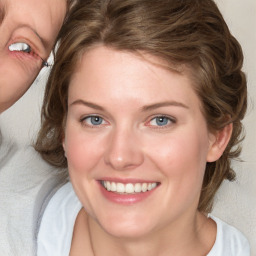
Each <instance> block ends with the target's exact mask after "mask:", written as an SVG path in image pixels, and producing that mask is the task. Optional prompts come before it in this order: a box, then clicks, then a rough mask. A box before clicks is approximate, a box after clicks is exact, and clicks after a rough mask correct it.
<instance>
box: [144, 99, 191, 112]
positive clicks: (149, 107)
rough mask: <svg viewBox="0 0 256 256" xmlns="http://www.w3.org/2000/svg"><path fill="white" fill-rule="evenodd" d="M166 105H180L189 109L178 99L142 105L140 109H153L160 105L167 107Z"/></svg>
mask: <svg viewBox="0 0 256 256" xmlns="http://www.w3.org/2000/svg"><path fill="white" fill-rule="evenodd" d="M168 106H174V107H182V108H186V109H189V107H188V106H187V105H185V104H183V103H181V102H178V101H164V102H159V103H155V104H151V105H147V106H144V107H142V111H145V112H146V111H150V110H154V109H157V108H161V107H168Z"/></svg>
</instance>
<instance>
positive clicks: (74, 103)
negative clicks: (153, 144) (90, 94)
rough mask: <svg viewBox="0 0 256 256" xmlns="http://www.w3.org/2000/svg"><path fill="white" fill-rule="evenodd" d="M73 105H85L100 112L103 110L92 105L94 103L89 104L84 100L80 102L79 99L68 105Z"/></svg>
mask: <svg viewBox="0 0 256 256" xmlns="http://www.w3.org/2000/svg"><path fill="white" fill-rule="evenodd" d="M73 105H85V106H87V107H90V108H94V109H96V110H101V111H103V110H104V108H103V107H101V106H99V105H97V104H94V103H91V102H88V101H84V100H81V99H79V100H75V101H74V102H72V103H71V104H70V106H73Z"/></svg>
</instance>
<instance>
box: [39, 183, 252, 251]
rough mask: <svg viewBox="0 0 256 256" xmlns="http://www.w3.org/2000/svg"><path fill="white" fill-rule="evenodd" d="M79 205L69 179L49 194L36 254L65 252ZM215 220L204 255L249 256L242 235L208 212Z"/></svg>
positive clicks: (67, 249) (79, 208)
mask: <svg viewBox="0 0 256 256" xmlns="http://www.w3.org/2000/svg"><path fill="white" fill-rule="evenodd" d="M81 208H82V204H81V203H80V201H79V199H78V198H77V196H76V194H75V192H74V190H73V188H72V185H71V183H67V184H65V185H64V186H63V187H61V188H60V189H59V190H58V191H57V192H56V194H55V195H54V196H53V197H52V199H51V200H50V202H49V204H48V205H47V207H46V209H45V212H44V214H43V218H42V221H41V225H40V229H39V233H38V240H37V245H38V248H37V255H38V256H52V255H54V256H68V255H69V252H70V247H71V242H72V235H73V229H74V225H75V221H76V217H77V215H78V213H79V211H80V210H81ZM209 217H210V218H212V219H213V220H214V221H215V222H216V224H217V235H216V241H215V243H214V246H213V247H212V249H211V251H210V252H209V253H208V255H207V256H250V246H249V243H248V241H247V239H246V238H245V237H244V235H243V234H242V233H241V232H240V231H238V230H237V229H236V228H234V227H232V226H230V225H228V224H227V223H225V222H223V221H222V220H220V219H218V218H216V217H214V216H212V215H209Z"/></svg>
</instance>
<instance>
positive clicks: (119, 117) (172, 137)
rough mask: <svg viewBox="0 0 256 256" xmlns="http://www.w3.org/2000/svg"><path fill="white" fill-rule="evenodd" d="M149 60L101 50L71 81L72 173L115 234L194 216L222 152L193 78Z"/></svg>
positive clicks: (90, 209) (87, 203)
mask: <svg viewBox="0 0 256 256" xmlns="http://www.w3.org/2000/svg"><path fill="white" fill-rule="evenodd" d="M148 58H149V61H147V60H145V59H142V58H139V57H138V56H136V55H134V54H132V53H125V52H119V51H115V50H111V49H108V48H105V47H96V48H94V49H92V50H90V51H89V52H88V53H86V54H85V55H84V56H83V58H82V60H81V63H79V65H78V67H79V68H78V70H76V72H75V74H74V75H73V77H72V79H71V82H70V85H69V92H68V113H67V119H66V127H65V139H64V142H63V146H64V149H65V151H66V157H67V160H68V167H69V173H70V177H71V180H72V183H73V186H74V189H75V191H76V193H77V195H78V197H79V199H80V200H81V202H82V203H83V205H84V207H85V209H86V211H87V213H88V214H89V215H90V216H92V218H93V219H95V220H96V221H97V222H98V223H99V225H100V226H101V227H103V229H105V230H106V231H107V232H108V233H110V234H112V235H115V236H117V237H119V236H123V237H127V236H131V237H135V236H140V235H143V234H144V235H145V234H149V233H150V232H152V233H154V232H155V231H156V230H160V229H163V227H168V226H169V227H171V226H173V224H174V223H176V224H177V222H178V221H177V220H180V223H184V222H183V220H185V219H186V220H188V219H189V218H190V217H191V216H192V219H194V214H195V212H196V211H197V205H198V201H199V196H200V193H201V187H202V181H203V176H204V170H205V165H206V162H207V161H215V160H217V158H218V157H219V156H220V151H221V150H220V149H219V147H218V146H216V145H215V143H214V142H215V136H214V135H213V134H211V133H209V131H208V128H207V124H206V121H205V118H204V116H203V114H202V111H201V107H200V100H199V98H198V96H197V95H196V93H195V91H194V88H193V86H192V84H191V80H190V79H189V77H188V76H187V75H183V74H177V73H172V72H170V71H168V70H166V69H163V68H161V67H159V66H158V65H154V64H151V63H152V62H155V63H158V62H157V61H158V60H156V59H155V58H153V57H150V56H149V57H148ZM160 64H161V62H160ZM160 202H161V203H160ZM188 216H189V218H188ZM181 220H182V221H181Z"/></svg>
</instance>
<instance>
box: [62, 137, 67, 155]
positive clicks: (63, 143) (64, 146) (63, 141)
mask: <svg viewBox="0 0 256 256" xmlns="http://www.w3.org/2000/svg"><path fill="white" fill-rule="evenodd" d="M62 147H63V150H64V154H65V157H66V140H65V134H64V132H63V134H62Z"/></svg>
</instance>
